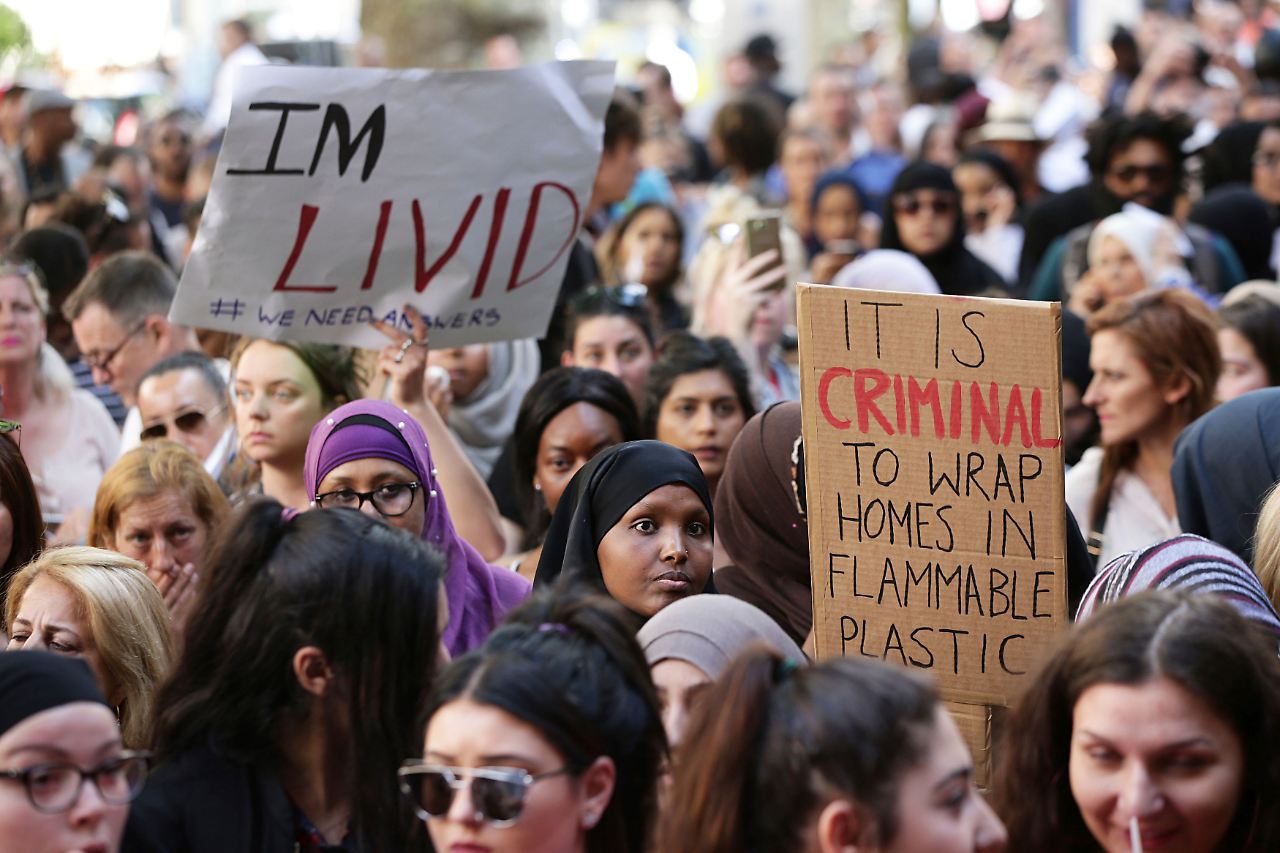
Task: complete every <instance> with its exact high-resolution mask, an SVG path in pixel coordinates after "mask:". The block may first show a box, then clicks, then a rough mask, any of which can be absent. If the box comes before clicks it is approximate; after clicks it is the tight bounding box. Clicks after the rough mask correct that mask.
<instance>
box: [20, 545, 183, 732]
mask: <svg viewBox="0 0 1280 853" xmlns="http://www.w3.org/2000/svg"><path fill="white" fill-rule="evenodd" d="M40 577H47V578H49V579H50V580H52V581H56V582H57V583H60V584H62V585H63V586H64V587H66V588H67V590H68V591H70V592H71V594H72V595H73V596H74V597H75V599H76V602H77V615H78V616H79V617H80V618H81V619H83V620H84V622H85V624H86V625H87V626H88V629H89V634H90V635H91V636H90V638H89V639H90V640H91V641H92V643H93V645H94V647H95V648H96V649H97V651H98V654H99V655H100V656H101V658H102V666H103V669H104V674H105V676H107V677H109V678H110V679H112V681H114V682H115V684H117V685H119V687H120V689H121V690H122V691H123V693H124V699H123V700H122V701H121V702H120V705H119V707H118V709H117V710H118V711H119V714H120V734H121V737H122V738H123V739H124V743H125V746H127V747H130V748H140V747H146V746H148V745H149V744H150V742H151V736H152V723H153V721H154V718H155V694H156V690H157V689H158V687H159V685H160V682H161V680H163V679H164V677H165V676H166V675H168V673H169V667H170V665H171V664H172V662H173V657H174V655H173V638H172V636H171V634H170V631H169V611H168V610H167V609H166V608H165V605H164V600H163V599H162V598H161V597H160V592H159V591H158V590H157V589H156V586H155V584H153V583H152V582H151V581H150V579H148V578H147V575H146V572H145V571H144V568H143V565H142V564H141V563H139V562H138V561H137V560H131V559H129V558H128V557H124V556H122V555H120V554H117V553H115V552H114V551H107V550H104V549H101V548H86V547H83V546H70V547H63V548H50V549H48V550H47V551H45V552H44V553H43V554H41V555H40V556H39V557H37V558H36V559H34V560H32V561H31V562H30V563H28V564H27V565H26V566H24V567H23V568H21V569H20V570H19V571H18V572H17V574H15V575H14V576H13V579H12V580H10V581H9V592H8V595H7V596H6V598H5V608H4V618H5V626H6V628H7V629H8V630H9V631H12V628H13V622H14V620H15V619H16V618H17V616H18V608H19V606H20V605H21V604H22V598H23V596H24V595H26V592H27V590H28V589H29V588H30V587H31V584H32V583H34V582H35V580H36V579H37V578H40Z"/></svg>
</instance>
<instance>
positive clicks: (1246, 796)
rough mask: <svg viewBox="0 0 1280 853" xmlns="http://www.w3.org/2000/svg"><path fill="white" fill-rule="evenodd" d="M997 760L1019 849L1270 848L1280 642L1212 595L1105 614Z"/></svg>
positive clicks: (1275, 835) (1090, 625) (1032, 694)
mask: <svg viewBox="0 0 1280 853" xmlns="http://www.w3.org/2000/svg"><path fill="white" fill-rule="evenodd" d="M996 754H997V755H998V756H1000V765H999V768H998V772H997V774H996V777H995V779H996V786H997V801H998V803H999V808H1000V813H1001V815H1002V816H1003V817H1004V818H1005V820H1006V822H1007V823H1008V825H1009V833H1010V840H1011V843H1012V846H1013V849H1016V850H1035V851H1039V853H1068V851H1071V853H1074V851H1079V850H1103V851H1106V853H1130V851H1131V850H1136V849H1143V850H1177V851H1180V853H1215V851H1226V850H1241V851H1255V850H1256V851H1264V850H1277V849H1280V806H1277V802H1276V798H1275V791H1276V788H1277V786H1278V785H1280V762H1277V761H1276V756H1277V754H1280V664H1278V663H1277V659H1276V641H1275V636H1274V635H1273V634H1272V635H1268V634H1267V633H1265V632H1263V631H1261V630H1258V629H1257V628H1255V627H1253V623H1251V622H1250V621H1248V620H1246V619H1245V618H1244V617H1242V616H1241V615H1239V613H1237V612H1236V611H1235V609H1234V608H1232V606H1231V605H1230V604H1228V603H1227V602H1226V601H1223V600H1221V599H1220V598H1218V597H1217V596H1214V595H1189V594H1186V593H1170V592H1146V593H1142V594H1140V595H1136V596H1134V597H1133V598H1129V599H1126V600H1124V601H1120V602H1117V603H1116V604H1112V605H1109V606H1106V607H1104V608H1102V610H1101V611H1100V612H1099V613H1097V614H1096V615H1095V616H1093V617H1092V618H1091V619H1089V620H1088V621H1087V622H1085V623H1083V624H1081V625H1079V626H1077V627H1076V628H1074V629H1073V630H1072V632H1071V633H1070V634H1069V635H1068V636H1067V638H1066V640H1065V642H1064V643H1063V645H1062V646H1061V647H1060V648H1059V649H1058V651H1057V652H1056V653H1055V654H1054V655H1053V657H1051V658H1050V659H1049V660H1048V661H1047V662H1046V663H1045V665H1044V667H1043V669H1042V670H1041V671H1040V673H1039V675H1038V676H1036V677H1034V678H1032V679H1031V680H1029V681H1028V682H1027V690H1026V692H1025V693H1024V694H1023V695H1022V697H1021V699H1020V700H1019V701H1018V704H1017V706H1016V707H1015V708H1014V709H1013V712H1012V716H1011V718H1010V719H1009V721H1008V724H1007V725H1006V727H1005V738H1004V741H1003V743H1002V744H1001V749H1000V750H998V751H997V752H996ZM1135 835H1136V836H1137V838H1136V839H1135V837H1134V836H1135ZM1139 843H1140V844H1141V848H1139V847H1138V844H1139Z"/></svg>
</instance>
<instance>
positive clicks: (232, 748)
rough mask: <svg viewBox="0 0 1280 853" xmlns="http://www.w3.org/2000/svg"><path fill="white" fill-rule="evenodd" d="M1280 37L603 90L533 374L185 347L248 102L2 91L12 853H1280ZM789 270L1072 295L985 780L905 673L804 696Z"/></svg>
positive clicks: (957, 56)
mask: <svg viewBox="0 0 1280 853" xmlns="http://www.w3.org/2000/svg"><path fill="white" fill-rule="evenodd" d="M1171 6H1172V4H1171ZM1270 15H1271V12H1270V11H1269V10H1264V11H1261V12H1258V11H1257V10H1255V9H1253V6H1251V5H1250V4H1243V3H1241V4H1239V5H1237V4H1236V3H1232V2H1226V0H1204V2H1201V3H1197V4H1195V5H1194V8H1193V9H1190V10H1189V11H1188V12H1187V13H1186V14H1185V15H1180V14H1176V13H1174V12H1170V11H1151V12H1147V13H1144V16H1143V18H1142V21H1141V23H1140V25H1138V26H1137V27H1135V28H1134V29H1133V30H1128V29H1123V28H1121V29H1117V31H1116V33H1115V35H1114V37H1113V38H1112V40H1111V43H1110V46H1109V47H1110V60H1111V61H1110V65H1109V67H1108V68H1106V69H1103V70H1101V71H1097V72H1091V73H1078V72H1075V71H1073V67H1072V65H1071V64H1070V63H1069V62H1068V61H1067V57H1066V56H1065V54H1064V52H1063V49H1062V47H1061V44H1062V40H1061V38H1060V37H1058V36H1057V35H1055V33H1054V31H1053V30H1052V28H1051V25H1050V24H1049V23H1048V22H1047V21H1046V19H1044V18H1038V19H1033V20H1027V21H1014V22H1013V23H1012V26H1011V27H1010V29H1009V31H1008V32H1006V33H1002V34H1001V38H999V39H994V38H991V37H989V35H980V34H977V33H973V34H947V35H945V36H941V37H922V38H920V39H918V40H917V41H916V42H915V43H914V44H912V45H911V46H910V49H909V51H907V53H906V54H905V56H902V57H897V59H896V60H895V57H893V56H889V55H887V54H886V47H885V45H884V44H882V43H881V41H880V40H879V39H878V37H877V36H876V34H875V33H868V34H866V35H865V36H864V37H863V38H862V39H860V40H858V41H857V42H855V43H853V44H850V45H845V46H842V47H840V48H839V49H837V50H834V51H833V52H832V54H831V56H830V57H828V58H826V59H825V60H824V61H823V62H821V63H819V64H818V65H817V67H816V68H815V70H814V71H813V72H812V74H811V76H810V78H809V85H808V88H807V90H806V91H805V92H803V93H798V94H796V95H792V94H791V93H788V92H786V91H785V90H784V89H783V88H782V87H781V85H780V84H779V82H778V71H779V68H780V62H781V59H780V57H779V55H778V53H779V51H778V46H777V44H776V43H775V42H774V40H773V39H771V38H769V37H768V36H761V37H758V38H754V39H752V40H751V42H750V43H749V44H748V45H746V47H745V48H744V50H743V51H741V52H740V53H736V54H734V55H733V56H732V57H731V58H730V59H729V60H728V61H727V63H726V65H725V74H726V87H725V88H726V92H727V94H726V95H725V96H724V97H723V98H721V99H718V100H714V101H712V102H707V103H703V104H699V105H697V106H696V107H690V108H688V109H687V110H686V107H685V105H682V104H681V103H680V102H679V100H678V99H677V98H676V97H675V95H674V91H673V88H672V83H671V75H670V73H669V72H668V70H667V69H666V68H664V67H662V66H660V65H656V64H653V63H646V64H644V65H643V66H641V67H639V68H637V69H625V68H624V69H622V71H621V77H622V81H621V82H623V83H626V84H628V85H626V86H621V87H620V88H619V89H618V90H617V92H616V93H615V95H614V97H613V100H612V102H611V103H610V105H609V107H608V110H607V113H606V115H605V119H604V134H603V154H602V157H601V160H600V164H599V167H598V170H597V174H596V178H595V181H594V184H593V187H592V192H591V198H590V199H589V202H588V203H587V204H586V205H585V211H586V213H587V214H588V216H587V219H586V225H585V227H584V229H583V231H582V233H581V234H580V235H579V237H578V239H577V241H576V242H575V244H574V245H573V248H572V251H571V253H570V255H569V260H568V264H567V268H566V271H565V274H564V280H563V282H562V283H561V287H560V292H559V296H558V301H557V305H556V309H555V311H554V313H553V317H552V321H551V326H550V329H549V330H548V333H547V335H546V337H544V338H542V339H539V340H532V339H528V340H516V341H501V342H493V343H485V344H474V345H468V346H462V347H456V348H445V347H438V346H435V345H434V344H433V342H432V340H431V335H430V329H429V327H428V324H427V322H426V321H425V320H424V319H423V317H422V316H421V315H420V314H418V313H417V312H416V311H415V310H414V309H413V307H412V306H406V308H405V314H406V316H407V317H409V318H410V323H409V324H408V325H407V327H406V326H394V325H390V324H385V323H375V327H376V328H377V329H378V331H380V332H381V334H382V335H383V336H385V338H386V342H385V345H384V346H383V347H382V348H381V349H380V350H376V351H370V350H356V349H352V348H348V347H342V346H334V345H327V344H315V343H306V342H299V341H291V340H264V339H255V338H240V339H235V338H232V337H230V336H228V335H226V334H224V333H214V332H210V331H207V330H203V329H196V328H188V327H185V326H182V325H180V324H179V323H176V322H174V321H172V320H170V319H169V317H168V315H169V309H170V306H171V305H172V303H173V301H174V297H175V293H176V289H177V277H178V275H179V274H180V272H181V269H182V265H183V263H184V261H185V258H186V256H187V254H188V253H189V252H190V251H191V246H192V238H193V236H194V234H195V230H196V229H197V228H198V225H199V218H200V211H201V209H202V206H203V203H204V196H205V194H206V193H207V192H208V190H209V186H210V176H211V175H212V174H213V172H214V170H215V169H216V162H217V159H216V158H217V150H218V144H219V140H220V134H221V133H222V131H223V130H224V129H225V126H226V116H225V115H223V113H225V112H226V111H227V110H229V105H228V104H226V103H224V102H223V100H219V97H218V96H215V102H214V103H213V104H212V105H211V106H210V109H209V111H208V114H207V115H206V116H203V117H202V116H199V115H195V114H191V113H187V112H183V111H174V112H169V113H165V114H162V115H158V116H155V117H152V118H151V119H150V120H148V121H146V122H144V124H143V127H142V130H141V134H140V136H139V137H138V138H137V140H135V141H134V142H132V143H130V144H120V145H101V146H98V147H97V148H96V149H92V148H91V146H89V145H87V144H86V143H85V142H84V141H83V140H80V139H78V138H77V128H76V125H75V122H74V107H75V103H74V102H73V101H72V100H71V99H69V98H67V97H65V96H63V95H62V94H60V93H59V92H56V91H52V90H44V89H25V88H24V87H22V86H16V85H15V86H13V87H11V88H9V89H8V90H7V91H6V92H5V93H4V95H3V101H2V102H0V106H2V107H3V108H0V144H2V145H3V147H4V152H3V153H4V154H5V155H6V156H4V157H0V191H2V192H3V197H2V199H0V201H2V202H3V203H2V204H0V242H2V243H3V250H4V254H3V257H2V258H0V390H2V391H3V397H2V398H0V399H2V403H3V412H2V414H3V417H4V418H5V420H3V421H0V591H2V592H3V620H4V622H3V631H4V636H5V640H6V642H7V646H8V649H9V650H11V651H12V652H13V653H9V652H6V653H3V654H0V853H33V852H34V853H41V851H50V853H54V851H58V853H66V852H67V851H72V850H76V851H81V850H85V851H87V850H94V851H116V850H124V851H129V852H130V853H132V851H138V853H161V851H166V853H167V852H168V851H174V852H175V853H176V851H190V853H202V851H209V853H226V851H246V853H273V851H284V850H295V851H300V853H319V851H324V850H335V851H337V850H343V851H416V850H428V849H436V850H489V851H510V853H532V852H533V851H546V853H576V852H577V851H590V853H605V851H608V852H609V853H644V851H648V850H661V851H689V853H708V851H709V853H738V851H746V850H751V851H755V850H758V851H842V850H854V849H856V850H864V849H866V850H882V851H901V853H923V852H924V851H930V853H934V851H976V853H994V851H1000V850H1004V849H1008V850H1034V851H1050V853H1052V851H1063V853H1067V851H1082V850H1105V851H1107V852H1108V853H1119V852H1120V851H1142V850H1148V851H1149V850H1178V851H1184V853H1212V852H1213V851H1228V850H1229V851H1274V850H1277V849H1280V802H1278V801H1277V799H1276V796H1275V791H1276V790H1277V788H1278V787H1280V657H1278V655H1277V653H1278V651H1280V617H1278V616H1277V607H1280V490H1277V489H1275V488H1274V486H1275V484H1276V482H1277V481H1280V387H1272V386H1280V284H1277V283H1276V281H1277V271H1278V270H1277V265H1278V264H1280V250H1278V249H1277V247H1280V239H1278V238H1280V207H1278V205H1280V49H1278V48H1280V38H1278V36H1280V32H1278V31H1274V30H1268V29H1267V26H1268V24H1269V23H1271V18H1270V17H1269V16H1270ZM223 36H224V39H223V41H224V44H223V49H224V55H225V56H226V60H225V67H230V66H232V65H234V64H236V63H249V62H256V61H258V59H259V58H260V57H261V54H258V53H256V48H254V47H253V44H252V41H251V39H250V37H249V36H250V33H249V29H248V27H247V26H246V25H244V24H243V23H241V22H233V23H230V24H228V25H227V26H226V27H225V28H224V33H223ZM898 60H900V61H898ZM228 76H229V75H228ZM220 79H222V75H220ZM222 85H224V86H225V85H226V84H225V83H223V84H222ZM762 221H767V222H771V223H772V224H773V225H774V226H776V227H777V232H776V236H777V239H776V241H775V242H774V244H773V245H768V246H764V247H763V248H761V247H759V246H756V244H755V243H754V241H753V240H752V239H751V237H752V235H751V234H750V233H749V232H750V230H751V229H753V228H756V227H761V226H759V223H761V222H762ZM804 281H808V282H816V283H821V284H831V285H833V286H839V287H849V288H873V289H879V290H899V291H905V292H912V293H926V294H951V295H959V296H966V297H973V298H993V297H994V298H1005V299H1036V300H1053V301H1061V302H1062V303H1063V314H1062V358H1061V364H1062V387H1063V399H1062V417H1061V421H1060V424H1061V429H1062V433H1061V435H1062V440H1063V451H1064V457H1065V462H1066V465H1067V467H1068V471H1067V474H1066V493H1065V495H1064V501H1065V505H1066V508H1067V512H1068V522H1069V523H1068V524H1067V531H1068V541H1067V542H1066V543H1064V545H1065V548H1066V553H1067V555H1068V567H1067V573H1068V577H1067V578H1066V581H1067V585H1068V586H1069V587H1070V590H1071V595H1070V599H1071V609H1072V615H1073V616H1074V621H1075V623H1076V624H1075V625H1073V626H1071V627H1070V628H1068V629H1066V630H1064V632H1063V635H1062V639H1061V642H1060V643H1059V644H1058V646H1057V647H1056V648H1054V649H1053V650H1051V651H1049V652H1047V653H1046V655H1045V656H1044V659H1043V660H1042V661H1041V662H1040V668H1039V670H1038V671H1037V672H1035V673H1032V674H1030V675H1029V676H1028V677H1027V678H1026V679H1025V683H1026V685H1027V687H1026V688H1025V690H1024V692H1023V694H1022V695H1021V696H1020V697H1017V699H1016V701H1015V703H1014V705H1013V707H1012V708H1011V709H1009V712H1008V715H1007V718H1002V719H1004V724H1003V725H1001V726H1000V727H999V732H998V734H999V737H998V739H997V741H996V743H995V744H994V747H993V753H992V754H993V756H994V760H993V762H992V764H991V767H990V774H989V782H990V784H989V788H988V789H980V788H979V782H980V780H985V779H987V778H988V775H987V774H986V772H985V771H984V772H982V773H980V772H979V768H977V767H976V766H975V760H974V757H973V756H972V755H970V752H969V748H968V746H967V745H966V741H965V739H964V738H963V737H962V736H961V732H960V729H959V728H958V726H957V723H956V721H955V720H954V719H953V718H952V716H951V715H950V713H949V712H948V710H947V707H946V705H945V703H944V702H943V697H942V696H940V695H939V692H938V689H937V687H936V686H935V685H934V684H933V683H932V682H931V681H930V679H929V678H928V677H927V676H925V675H924V674H922V673H919V672H911V671H907V670H905V669H903V668H900V667H893V666H891V665H889V664H886V663H882V662H880V661H875V660H868V659H866V658H865V657H851V658H847V659H836V660H822V661H820V662H817V661H814V660H813V657H814V655H813V648H814V646H813V635H814V627H815V626H814V618H813V610H812V591H811V583H810V560H809V541H808V526H807V521H806V517H807V510H806V500H807V496H806V491H805V466H806V461H805V455H804V447H803V440H802V416H801V405H800V403H799V396H800V383H799V379H798V372H797V354H796V347H797V343H796V339H795V327H794V324H795V284H796V282H804ZM1272 427H1275V429H1272ZM18 650H21V652H22V653H17V651H18ZM984 760H985V759H984Z"/></svg>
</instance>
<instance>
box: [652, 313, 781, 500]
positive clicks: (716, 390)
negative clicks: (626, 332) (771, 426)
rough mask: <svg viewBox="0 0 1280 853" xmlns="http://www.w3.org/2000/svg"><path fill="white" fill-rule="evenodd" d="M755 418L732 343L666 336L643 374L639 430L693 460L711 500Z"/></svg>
mask: <svg viewBox="0 0 1280 853" xmlns="http://www.w3.org/2000/svg"><path fill="white" fill-rule="evenodd" d="M755 413H756V411H755V404H754V403H753V402H752V399H751V377H750V374H748V373H747V368H746V366H745V365H743V363H742V359H740V358H739V357H738V353H737V351H736V350H734V348H733V344H731V343H729V341H727V340H725V339H724V338H711V339H710V340H703V339H702V338H699V337H698V336H696V335H693V334H691V333H689V332H672V333H671V334H669V335H667V336H666V337H665V338H664V339H663V340H662V343H661V344H660V345H659V347H658V360H657V361H655V362H654V364H653V367H652V368H651V369H650V370H649V395H648V401H647V403H646V405H645V427H646V428H647V431H648V433H649V434H650V435H652V436H653V437H654V438H656V439H658V441H665V442H666V443H667V444H670V445H672V446H674V447H678V448H680V449H681V450H687V451H688V452H690V453H692V454H693V455H694V458H696V459H697V460H698V464H699V465H700V466H701V467H702V473H703V474H704V475H705V476H706V478H707V487H708V488H709V489H710V490H711V494H712V496H714V495H715V493H716V486H717V485H719V483H720V475H721V474H722V473H724V465H725V459H726V458H727V457H728V455H729V448H730V447H732V446H733V440H734V439H735V438H737V437H738V433H739V432H741V431H742V426H743V424H745V423H746V422H747V420H748V419H749V418H750V417H751V416H752V415H754V414H755Z"/></svg>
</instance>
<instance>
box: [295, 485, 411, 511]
mask: <svg viewBox="0 0 1280 853" xmlns="http://www.w3.org/2000/svg"><path fill="white" fill-rule="evenodd" d="M421 488H422V484H421V483H419V482H413V483H386V484H384V485H381V486H378V488H376V489H371V490H370V491H367V492H357V491H356V490H355V489H334V490H333V491H332V492H325V493H324V494H322V495H316V506H318V507H320V508H321V509H335V508H342V509H354V510H359V509H362V508H363V507H364V503H365V501H369V502H370V503H372V504H373V508H374V509H376V510H377V511H378V514H379V515H381V516H382V517H383V518H395V517H396V516H400V515H404V514H405V513H406V512H408V511H409V508H410V507H412V506H413V496H414V495H415V494H416V493H417V492H418V490H419V489H421Z"/></svg>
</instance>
